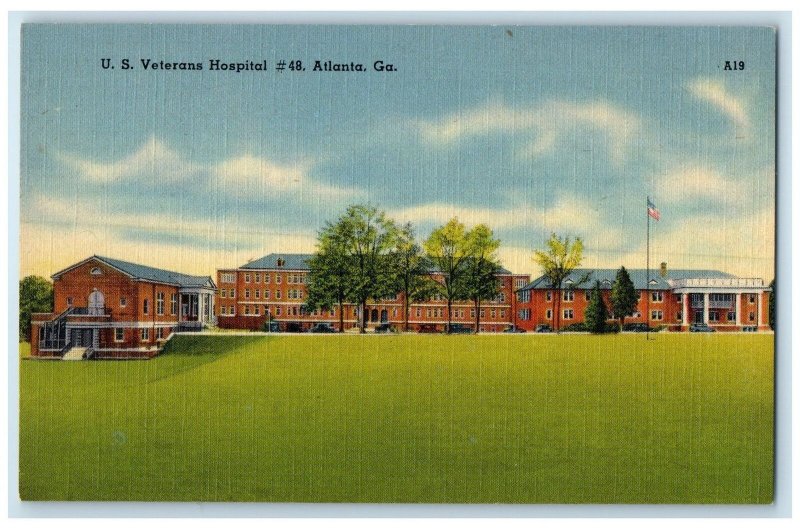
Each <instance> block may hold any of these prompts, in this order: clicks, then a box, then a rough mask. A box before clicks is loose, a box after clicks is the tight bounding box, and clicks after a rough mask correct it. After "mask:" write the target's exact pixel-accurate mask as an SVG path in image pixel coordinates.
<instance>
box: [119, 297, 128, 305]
mask: <svg viewBox="0 0 800 529" xmlns="http://www.w3.org/2000/svg"><path fill="white" fill-rule="evenodd" d="M119 306H120V307H127V306H128V298H126V297H121V298H119Z"/></svg>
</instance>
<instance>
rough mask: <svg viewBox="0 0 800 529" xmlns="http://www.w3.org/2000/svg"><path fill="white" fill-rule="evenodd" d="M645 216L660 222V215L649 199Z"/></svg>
mask: <svg viewBox="0 0 800 529" xmlns="http://www.w3.org/2000/svg"><path fill="white" fill-rule="evenodd" d="M647 214H648V215H650V216H651V217H653V218H654V219H656V220H661V213H659V212H658V209H656V205H655V204H653V202H652V201H651V200H650V198H648V199H647Z"/></svg>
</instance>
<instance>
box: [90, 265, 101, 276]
mask: <svg viewBox="0 0 800 529" xmlns="http://www.w3.org/2000/svg"><path fill="white" fill-rule="evenodd" d="M90 273H91V274H92V275H93V276H101V275H103V271H102V270H100V268H98V267H96V266H95V267H94V268H92V271H91V272H90Z"/></svg>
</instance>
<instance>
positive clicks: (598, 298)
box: [586, 281, 608, 334]
mask: <svg viewBox="0 0 800 529" xmlns="http://www.w3.org/2000/svg"><path fill="white" fill-rule="evenodd" d="M607 319H608V307H606V303H605V301H603V294H602V291H601V290H600V281H595V283H594V288H593V289H592V293H591V294H590V295H589V305H588V306H587V307H586V329H587V330H588V331H589V332H591V333H594V334H601V333H604V332H606V320H607Z"/></svg>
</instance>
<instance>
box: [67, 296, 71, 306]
mask: <svg viewBox="0 0 800 529" xmlns="http://www.w3.org/2000/svg"><path fill="white" fill-rule="evenodd" d="M71 306H72V298H67V307H71Z"/></svg>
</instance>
